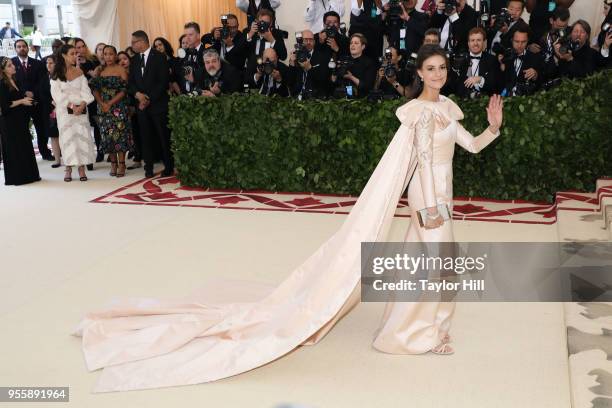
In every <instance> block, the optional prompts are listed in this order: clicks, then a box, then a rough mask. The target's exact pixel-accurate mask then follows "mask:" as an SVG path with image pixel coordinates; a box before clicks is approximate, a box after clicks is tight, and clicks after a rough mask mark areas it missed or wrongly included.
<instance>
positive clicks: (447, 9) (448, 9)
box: [444, 0, 457, 14]
mask: <svg viewBox="0 0 612 408" xmlns="http://www.w3.org/2000/svg"><path fill="white" fill-rule="evenodd" d="M456 9H457V0H445V1H444V13H446V14H452V13H453V11H454V10H456Z"/></svg>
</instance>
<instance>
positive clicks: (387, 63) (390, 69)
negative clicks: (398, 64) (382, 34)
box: [380, 48, 397, 78]
mask: <svg viewBox="0 0 612 408" xmlns="http://www.w3.org/2000/svg"><path fill="white" fill-rule="evenodd" d="M392 59H393V53H392V52H391V48H386V49H385V57H384V58H380V63H381V65H382V68H383V69H384V72H385V77H387V78H393V77H395V76H397V69H396V68H395V65H393V62H392V61H391V60H392Z"/></svg>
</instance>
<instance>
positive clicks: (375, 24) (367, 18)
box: [349, 0, 385, 61]
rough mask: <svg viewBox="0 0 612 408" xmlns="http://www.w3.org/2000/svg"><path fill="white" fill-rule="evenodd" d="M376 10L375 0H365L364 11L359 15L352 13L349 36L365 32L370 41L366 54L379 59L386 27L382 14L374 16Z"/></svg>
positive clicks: (376, 59)
mask: <svg viewBox="0 0 612 408" xmlns="http://www.w3.org/2000/svg"><path fill="white" fill-rule="evenodd" d="M375 12H376V3H375V2H374V0H363V11H361V13H360V14H359V15H358V16H356V15H355V14H353V13H351V20H350V23H351V24H350V29H349V36H351V35H353V34H355V33H361V34H363V35H364V36H365V37H366V39H367V41H368V45H367V46H366V49H365V52H364V53H365V55H367V56H369V57H370V58H371V59H373V60H375V61H378V58H379V57H381V56H382V53H383V52H382V51H383V49H382V48H383V40H384V38H383V34H384V31H385V29H384V26H383V22H382V14H378V15H375V17H372V15H373V13H375Z"/></svg>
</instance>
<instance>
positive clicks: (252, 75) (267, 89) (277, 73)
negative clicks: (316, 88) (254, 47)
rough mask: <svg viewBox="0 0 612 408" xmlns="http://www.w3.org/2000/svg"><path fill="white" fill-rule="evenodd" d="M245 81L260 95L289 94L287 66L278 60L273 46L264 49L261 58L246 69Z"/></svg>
mask: <svg viewBox="0 0 612 408" xmlns="http://www.w3.org/2000/svg"><path fill="white" fill-rule="evenodd" d="M245 82H246V83H248V84H249V87H250V88H252V89H257V90H258V93H259V94H261V95H266V96H273V95H278V96H289V85H288V83H289V68H288V67H287V66H286V65H285V64H283V63H282V62H280V61H279V60H278V56H277V55H276V51H274V49H273V48H268V49H267V50H265V51H264V55H263V59H260V60H258V61H256V62H255V65H254V66H250V67H249V68H248V69H247V80H246V81H245Z"/></svg>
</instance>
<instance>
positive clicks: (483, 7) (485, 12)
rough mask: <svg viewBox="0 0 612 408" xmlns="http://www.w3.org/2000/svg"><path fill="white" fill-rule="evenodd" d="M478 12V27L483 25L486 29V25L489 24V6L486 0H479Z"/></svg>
mask: <svg viewBox="0 0 612 408" xmlns="http://www.w3.org/2000/svg"><path fill="white" fill-rule="evenodd" d="M478 14H479V18H478V23H479V27H484V28H485V29H486V27H488V26H489V21H491V14H490V7H489V2H488V1H487V0H481V1H480V11H479V12H478Z"/></svg>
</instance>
